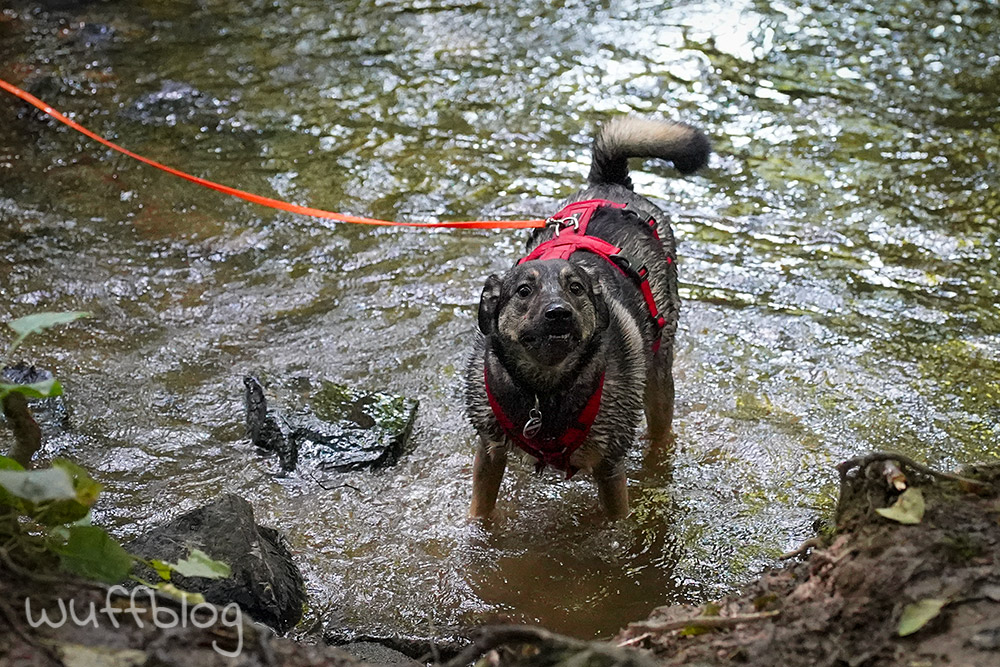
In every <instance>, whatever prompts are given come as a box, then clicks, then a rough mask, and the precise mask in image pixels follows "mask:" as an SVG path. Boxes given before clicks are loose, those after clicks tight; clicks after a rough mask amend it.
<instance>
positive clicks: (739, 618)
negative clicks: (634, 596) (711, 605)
mask: <svg viewBox="0 0 1000 667" xmlns="http://www.w3.org/2000/svg"><path fill="white" fill-rule="evenodd" d="M780 613H781V610H775V611H762V612H758V613H756V614H737V615H736V616H695V617H693V618H687V619H680V620H677V621H664V622H663V623H651V622H649V621H641V622H639V623H633V624H632V625H631V626H630V627H633V628H640V629H642V630H648V631H649V632H670V631H671V630H683V629H684V628H688V627H691V626H694V627H696V628H731V627H733V626H734V625H739V624H740V623H754V622H756V621H766V620H767V619H769V618H774V617H775V616H777V615H779V614H780Z"/></svg>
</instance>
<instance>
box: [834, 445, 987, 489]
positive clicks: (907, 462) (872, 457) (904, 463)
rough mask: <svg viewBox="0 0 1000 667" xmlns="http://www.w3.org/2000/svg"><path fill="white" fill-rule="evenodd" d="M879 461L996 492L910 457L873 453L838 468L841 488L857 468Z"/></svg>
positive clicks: (983, 485)
mask: <svg viewBox="0 0 1000 667" xmlns="http://www.w3.org/2000/svg"><path fill="white" fill-rule="evenodd" d="M879 461H895V462H897V463H899V465H900V467H901V468H910V469H911V470H913V471H916V472H918V473H921V474H923V475H927V476H928V477H936V478H939V479H946V480H948V481H951V482H957V483H959V484H961V485H963V486H965V487H966V488H968V489H969V490H970V491H973V492H974V493H991V492H995V491H996V488H995V487H994V486H993V485H992V484H988V483H986V482H982V481H979V480H977V479H971V478H969V477H962V476H961V475H955V474H952V473H948V472H941V471H939V470H934V469H933V468H930V467H928V466H925V465H923V464H922V463H917V462H916V461H914V460H913V459H911V458H910V457H908V456H905V455H903V454H898V453H895V452H872V453H871V454H865V455H864V456H856V457H854V458H853V459H848V460H846V461H844V462H843V463H841V464H840V465H838V466H837V472H839V473H840V483H841V486H843V485H844V484H845V483H847V475H848V473H849V472H850V471H851V470H854V469H855V468H860V469H861V470H864V469H865V468H867V467H868V466H869V465H870V464H872V463H876V462H879ZM897 490H898V489H897Z"/></svg>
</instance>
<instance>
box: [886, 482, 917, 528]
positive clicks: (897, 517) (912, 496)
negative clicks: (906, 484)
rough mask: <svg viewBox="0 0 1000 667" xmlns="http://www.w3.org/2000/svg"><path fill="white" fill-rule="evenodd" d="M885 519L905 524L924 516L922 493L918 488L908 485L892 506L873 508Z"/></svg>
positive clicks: (914, 522) (914, 521) (912, 522)
mask: <svg viewBox="0 0 1000 667" xmlns="http://www.w3.org/2000/svg"><path fill="white" fill-rule="evenodd" d="M875 511H876V512H878V513H879V514H881V515H882V516H884V517H885V518H887V519H892V520H893V521H898V522H899V523H905V524H916V523H920V521H921V519H923V518H924V494H922V493H921V492H920V489H918V488H915V487H912V486H911V487H910V488H908V489H907V490H906V491H903V492H902V493H901V494H899V498H896V502H895V503H893V504H892V507H880V508H878V509H876V510H875Z"/></svg>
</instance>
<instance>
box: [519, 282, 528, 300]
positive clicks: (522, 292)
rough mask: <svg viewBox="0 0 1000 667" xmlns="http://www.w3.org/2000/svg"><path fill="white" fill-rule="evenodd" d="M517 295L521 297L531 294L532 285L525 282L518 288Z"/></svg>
mask: <svg viewBox="0 0 1000 667" xmlns="http://www.w3.org/2000/svg"><path fill="white" fill-rule="evenodd" d="M517 295H518V296H520V297H525V296H530V295H531V285H529V284H527V283H525V284H524V285H521V286H519V287H518V288H517Z"/></svg>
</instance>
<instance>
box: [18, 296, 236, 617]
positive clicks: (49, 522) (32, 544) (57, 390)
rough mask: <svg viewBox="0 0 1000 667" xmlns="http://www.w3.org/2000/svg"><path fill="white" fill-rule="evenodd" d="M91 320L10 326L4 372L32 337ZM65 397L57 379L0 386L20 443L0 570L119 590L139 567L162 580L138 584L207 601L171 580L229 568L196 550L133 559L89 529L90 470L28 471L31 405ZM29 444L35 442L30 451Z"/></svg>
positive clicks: (38, 320)
mask: <svg viewBox="0 0 1000 667" xmlns="http://www.w3.org/2000/svg"><path fill="white" fill-rule="evenodd" d="M88 315H89V313H85V312H80V311H74V312H64V313H36V314H34V315H28V316H27V317H22V318H20V319H17V320H14V321H12V322H9V323H8V326H10V328H11V329H13V330H14V333H15V334H16V335H17V337H16V338H15V339H14V341H13V343H11V345H10V346H9V347H8V348H7V352H6V353H5V354H4V356H3V359H2V364H0V366H6V365H7V363H8V362H9V360H10V358H11V355H12V354H13V352H14V351H15V350H16V349H17V348H18V346H20V344H21V343H22V342H23V341H24V339H25V338H26V337H28V336H29V335H31V334H33V333H37V332H39V331H42V330H44V329H47V328H49V327H53V326H56V325H59V324H65V323H68V322H72V321H74V320H77V319H80V318H81V317H87V316H88ZM61 394H62V385H61V384H60V383H59V382H58V380H56V379H55V378H49V379H46V380H44V381H40V382H34V383H30V384H16V383H10V382H4V381H2V380H0V401H2V403H3V409H4V414H5V416H6V417H7V421H8V424H9V425H10V426H11V428H12V429H13V430H14V432H15V437H16V438H17V440H18V446H16V447H15V452H14V456H10V457H8V456H0V545H2V546H0V561H2V562H0V566H4V565H6V566H7V568H11V569H15V568H23V569H26V570H32V569H35V570H37V569H39V568H54V569H59V570H62V571H64V572H68V573H71V574H75V575H78V576H81V577H85V578H87V579H94V580H97V581H101V582H105V583H109V584H114V583H119V582H122V581H124V580H126V579H128V578H130V577H132V575H131V571H132V567H133V565H134V564H135V562H136V561H141V562H144V563H146V564H147V565H149V566H150V567H152V568H153V569H154V570H155V571H156V572H157V573H158V575H159V576H160V578H161V579H162V581H161V582H159V583H153V584H150V583H148V582H144V581H141V580H139V579H137V578H135V577H132V578H133V579H135V580H136V581H140V582H141V583H144V584H146V585H148V586H150V587H152V588H156V589H159V590H160V591H161V592H163V593H165V594H167V595H170V596H172V597H175V598H185V599H187V600H188V601H189V602H199V601H203V600H202V599H201V596H197V595H192V594H190V593H186V592H184V591H181V590H180V589H178V588H177V587H176V586H174V585H173V584H171V583H170V576H171V573H173V572H176V573H178V574H180V575H183V576H193V577H205V578H213V579H214V578H220V577H227V576H229V573H230V571H229V566H228V565H226V564H225V563H220V562H218V561H215V560H212V559H211V558H210V557H209V556H208V555H207V554H205V553H204V552H202V551H199V550H197V549H194V550H192V552H191V554H190V555H189V556H188V558H186V559H182V560H181V561H179V562H177V563H165V562H162V561H145V560H144V559H141V558H139V557H138V556H135V555H133V554H130V553H128V552H127V551H126V550H125V549H124V547H122V546H121V544H120V543H119V542H118V541H117V540H115V539H114V538H113V537H111V536H110V535H108V533H107V532H106V531H105V530H104V529H103V528H100V527H98V526H93V525H91V524H90V511H91V508H92V507H93V506H94V504H95V503H96V502H97V499H98V497H99V496H100V494H101V489H102V486H101V485H100V484H99V483H97V482H96V481H95V480H94V479H93V478H92V477H91V476H90V474H89V473H88V472H87V471H86V470H84V469H83V468H81V467H80V466H78V465H76V464H75V463H73V462H71V461H68V460H66V459H59V458H57V459H54V460H53V461H52V463H51V465H50V467H48V468H42V469H37V470H28V469H27V468H29V466H30V462H31V458H32V456H33V455H34V453H35V452H36V451H37V450H38V448H39V446H40V444H41V443H40V437H41V436H40V432H39V431H38V426H37V424H35V422H34V419H33V418H32V416H31V412H30V410H29V409H28V407H27V399H29V398H31V399H38V398H53V397H56V396H59V395H61ZM32 426H34V429H33V430H32V429H31V427H32ZM24 440H31V441H33V442H30V443H28V447H27V448H26V447H25V446H24V442H22V441H24ZM17 561H20V562H17Z"/></svg>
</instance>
